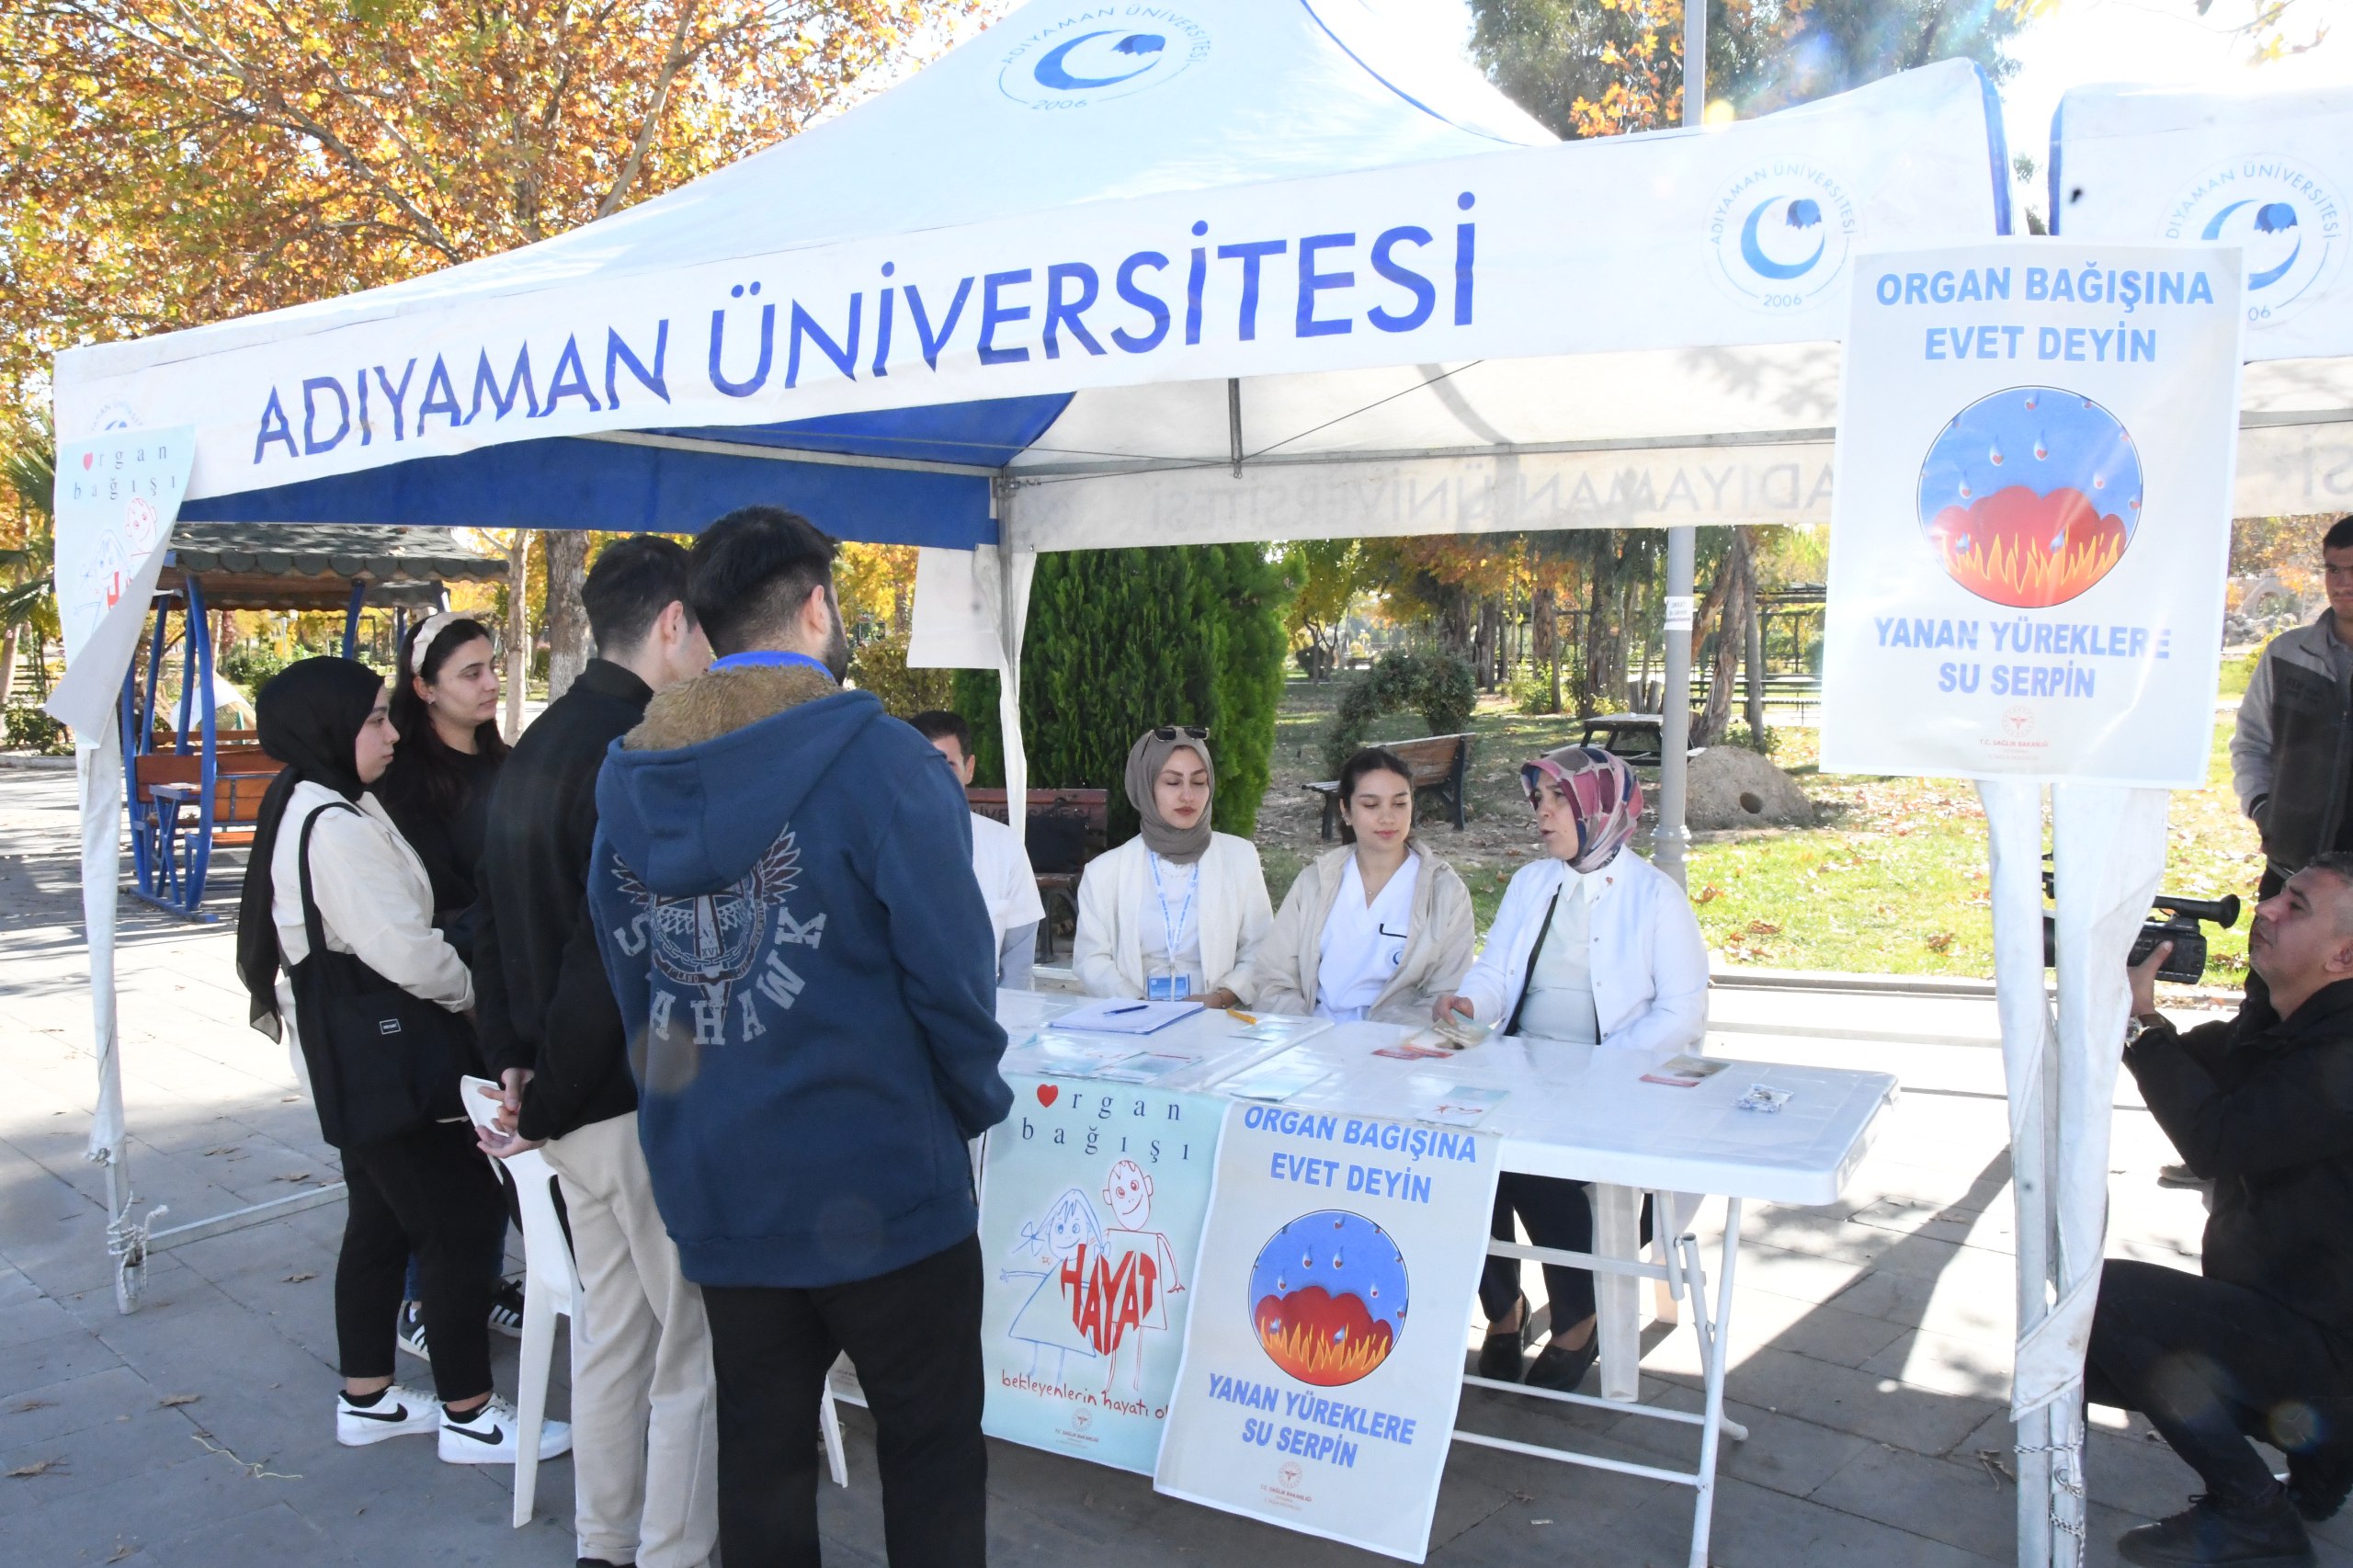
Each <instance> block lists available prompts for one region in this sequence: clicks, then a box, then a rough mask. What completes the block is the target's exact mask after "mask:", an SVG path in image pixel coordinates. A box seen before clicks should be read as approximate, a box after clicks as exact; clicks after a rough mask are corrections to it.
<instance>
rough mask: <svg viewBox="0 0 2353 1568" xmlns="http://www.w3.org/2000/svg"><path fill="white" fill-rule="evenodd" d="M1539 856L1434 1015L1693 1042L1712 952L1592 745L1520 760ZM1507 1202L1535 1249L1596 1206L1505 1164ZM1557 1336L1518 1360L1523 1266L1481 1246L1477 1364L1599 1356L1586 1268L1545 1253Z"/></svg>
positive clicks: (1507, 1236)
mask: <svg viewBox="0 0 2353 1568" xmlns="http://www.w3.org/2000/svg"><path fill="white" fill-rule="evenodd" d="M1520 781H1521V783H1522V784H1523V785H1524V786H1525V787H1526V789H1527V790H1528V798H1529V802H1530V803H1531V804H1532V805H1533V806H1534V807H1535V808H1536V831H1537V836H1538V838H1539V839H1540V841H1541V843H1542V845H1543V847H1544V851H1545V853H1544V855H1543V857H1542V858H1540V859H1537V860H1535V861H1534V862H1532V863H1531V864H1529V865H1527V866H1524V867H1522V868H1521V869H1520V870H1519V871H1518V873H1517V874H1516V875H1514V876H1513V878H1512V880H1511V886H1510V887H1509V888H1507V889H1506V890H1505V892H1504V901H1503V906H1502V907H1501V908H1500V909H1498V910H1497V911H1496V912H1495V925H1494V926H1491V927H1490V928H1489V929H1488V932H1487V945H1486V948H1485V949H1484V950H1483V952H1482V953H1481V954H1480V956H1479V961H1478V962H1477V963H1475V964H1473V965H1472V966H1471V972H1470V973H1469V974H1467V975H1465V976H1464V977H1463V980H1462V985H1461V990H1460V991H1459V992H1458V993H1457V994H1453V995H1449V996H1445V997H1442V998H1440V999H1439V1001H1438V1006H1437V1009H1436V1011H1437V1013H1438V1017H1445V1016H1446V1015H1447V1014H1448V1013H1449V1012H1456V1013H1461V1014H1463V1015H1466V1016H1468V1017H1472V1018H1475V1019H1479V1020H1482V1021H1484V1022H1487V1023H1492V1024H1494V1025H1495V1028H1496V1030H1497V1032H1498V1033H1502V1034H1506V1035H1515V1036H1518V1037H1520V1038H1521V1039H1522V1040H1524V1041H1525V1042H1526V1046H1527V1050H1528V1052H1529V1057H1530V1058H1531V1060H1534V1061H1537V1062H1541V1061H1542V1059H1543V1057H1544V1055H1545V1054H1546V1052H1547V1051H1559V1050H1561V1049H1563V1047H1564V1046H1566V1047H1584V1048H1586V1049H1592V1048H1599V1049H1602V1050H1609V1051H1619V1050H1624V1051H1642V1052H1645V1053H1660V1052H1666V1051H1689V1050H1695V1049H1697V1048H1698V1046H1699V1040H1700V1036H1701V1034H1702V1032H1703V1031H1704V1029H1705V1028H1706V1024H1707V1011H1708V949H1707V943H1706V941H1705V940H1704V939H1703V938H1702V937H1700V935H1699V920H1698V918H1697V917H1696V916H1694V915H1692V913H1691V904H1690V901H1689V900H1688V899H1687V898H1685V897H1684V894H1683V890H1682V889H1681V888H1680V887H1677V885H1676V883H1675V881H1674V879H1672V878H1670V877H1669V876H1667V875H1666V873H1665V872H1664V871H1661V870H1659V869H1656V868H1654V866H1652V865H1651V863H1650V862H1649V861H1647V860H1644V859H1643V858H1641V857H1640V856H1638V855H1634V854H1632V853H1631V852H1629V851H1628V850H1627V848H1626V845H1627V841H1628V840H1630V839H1631V838H1632V837H1633V835H1634V825H1635V824H1636V822H1637V821H1638V820H1639V819H1640V818H1641V816H1642V811H1643V791H1642V786H1641V785H1640V784H1639V783H1637V782H1636V781H1635V778H1634V771H1633V769H1632V768H1631V767H1628V766H1627V765H1626V762H1625V759H1624V758H1622V757H1620V756H1616V755H1614V754H1613V753H1610V752H1608V751H1604V750H1603V749H1601V748H1600V747H1599V746H1563V747H1561V748H1560V749H1559V750H1557V751H1553V752H1548V753H1547V754H1545V756H1542V757H1541V758H1540V759H1538V760H1537V761H1535V762H1531V763H1529V764H1528V765H1527V766H1526V767H1523V768H1521V769H1520ZM1515 1215H1517V1216H1518V1221H1519V1223H1520V1224H1521V1225H1523V1226H1525V1227H1526V1228H1527V1231H1528V1236H1529V1242H1530V1243H1531V1244H1533V1245H1536V1246H1541V1247H1557V1248H1560V1249H1561V1250H1563V1251H1565V1252H1589V1251H1591V1250H1592V1246H1593V1205H1592V1201H1591V1198H1590V1195H1589V1193H1588V1192H1587V1190H1586V1185H1585V1184H1584V1183H1583V1182H1573V1181H1563V1180H1560V1179H1558V1178H1555V1177H1551V1176H1525V1175H1519V1174H1516V1173H1506V1174H1505V1175H1504V1176H1503V1177H1502V1178H1501V1180H1499V1181H1498V1182H1497V1184H1496V1187H1495V1216H1494V1234H1495V1238H1496V1239H1497V1240H1499V1241H1509V1240H1511V1239H1512V1221H1513V1218H1514V1216H1515ZM1544 1288H1545V1290H1546V1291H1547V1292H1548V1294H1549V1295H1550V1297H1551V1302H1552V1337H1551V1339H1550V1340H1549V1341H1548V1342H1547V1344H1546V1345H1545V1346H1544V1350H1543V1353H1542V1354H1541V1355H1540V1356H1539V1357H1538V1358H1536V1361H1535V1364H1534V1365H1533V1366H1530V1367H1525V1368H1523V1363H1522V1359H1521V1353H1522V1351H1523V1350H1524V1349H1525V1348H1526V1346H1527V1345H1528V1342H1529V1332H1530V1331H1529V1312H1528V1300H1527V1298H1526V1297H1524V1296H1522V1295H1520V1294H1519V1263H1518V1260H1517V1259H1515V1258H1506V1257H1490V1258H1488V1259H1487V1267H1486V1272H1485V1274H1484V1275H1483V1277H1482V1278H1481V1279H1480V1283H1479V1300H1480V1303H1481V1305H1482V1307H1483V1309H1484V1310H1485V1312H1486V1314H1487V1339H1486V1343H1485V1345H1484V1346H1483V1347H1482V1349H1481V1350H1480V1353H1479V1370H1480V1373H1481V1375H1482V1376H1484V1377H1491V1378H1497V1379H1501V1380H1504V1381H1518V1380H1519V1378H1520V1377H1521V1375H1522V1373H1523V1370H1524V1371H1525V1375H1526V1380H1527V1381H1529V1382H1530V1383H1533V1384H1536V1385H1538V1386H1540V1387H1544V1388H1551V1389H1558V1390H1568V1389H1574V1388H1575V1387H1576V1385H1577V1384H1578V1382H1580V1381H1582V1380H1583V1379H1584V1377H1585V1374H1586V1371H1587V1370H1588V1369H1591V1367H1592V1366H1593V1363H1594V1360H1595V1358H1596V1357H1597V1354H1598V1349H1599V1347H1598V1346H1597V1344H1596V1342H1595V1337H1594V1295H1593V1276H1592V1275H1591V1274H1590V1273H1588V1272H1586V1270H1584V1269H1581V1268H1563V1267H1557V1266H1555V1265H1552V1264H1549V1263H1548V1264H1546V1265H1545V1266H1544Z"/></svg>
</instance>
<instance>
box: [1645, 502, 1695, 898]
mask: <svg viewBox="0 0 2353 1568" xmlns="http://www.w3.org/2000/svg"><path fill="white" fill-rule="evenodd" d="M1698 542H1699V531H1698V530H1697V529H1695V528H1669V529H1667V531H1666V626H1665V639H1666V701H1665V709H1664V711H1662V712H1661V714H1660V715H1659V759H1658V829H1657V832H1656V833H1655V834H1654V835H1653V837H1652V840H1651V845H1652V851H1653V853H1652V859H1653V862H1654V864H1655V865H1656V866H1657V867H1658V869H1660V870H1662V871H1665V873H1666V874H1667V875H1668V876H1670V877H1673V878H1674V879H1675V880H1676V881H1677V883H1680V882H1681V881H1683V874H1684V852H1685V850H1686V848H1687V847H1688V846H1689V844H1690V842H1691V830H1690V829H1689V828H1687V827H1686V826H1684V825H1683V804H1684V798H1685V795H1686V793H1687V791H1688V785H1689V782H1690V768H1689V764H1690V749H1691V574H1692V556H1693V555H1694V553H1695V552H1696V551H1697V548H1698Z"/></svg>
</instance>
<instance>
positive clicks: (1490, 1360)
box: [1479, 1296, 1535, 1383]
mask: <svg viewBox="0 0 2353 1568" xmlns="http://www.w3.org/2000/svg"><path fill="white" fill-rule="evenodd" d="M1534 1337H1535V1333H1534V1328H1533V1324H1532V1323H1531V1321H1530V1313H1529V1310H1528V1298H1527V1297H1525V1296H1522V1297H1521V1298H1520V1299H1519V1326H1518V1328H1491V1329H1489V1330H1488V1331H1487V1337H1486V1338H1485V1339H1484V1340H1483V1341H1482V1342H1481V1344H1480V1346H1479V1375H1480V1376H1481V1377H1483V1378H1490V1379H1493V1380H1494V1381H1496V1382H1499V1383H1516V1382H1518V1381H1519V1375H1520V1373H1521V1372H1522V1371H1523V1370H1524V1369H1525V1368H1524V1366H1523V1364H1522V1362H1521V1357H1522V1356H1523V1355H1524V1354H1525V1353H1526V1351H1527V1349H1528V1342H1529V1340H1530V1339H1532V1338H1534Z"/></svg>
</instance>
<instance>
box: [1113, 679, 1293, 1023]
mask: <svg viewBox="0 0 2353 1568" xmlns="http://www.w3.org/2000/svg"><path fill="white" fill-rule="evenodd" d="M1209 738H1210V733H1209V732H1208V731H1207V730H1205V729H1201V728H1200V727H1199V726H1198V725H1176V724H1163V725H1162V726H1160V727H1159V728H1158V729H1155V730H1146V731H1145V732H1144V733H1142V735H1140V736H1138V737H1137V738H1136V744H1134V745H1133V746H1132V747H1131V748H1130V749H1129V752H1128V774H1127V785H1128V800H1129V801H1130V802H1131V804H1132V805H1133V806H1134V807H1135V809H1136V815H1137V816H1138V817H1139V818H1140V819H1141V820H1142V832H1140V833H1138V834H1137V835H1136V836H1135V837H1133V838H1131V839H1130V840H1128V841H1127V842H1126V843H1125V844H1122V845H1120V846H1119V847H1118V848H1117V849H1114V850H1112V851H1110V852H1109V853H1108V854H1106V855H1101V856H1097V858H1096V859H1095V860H1094V861H1093V862H1092V863H1091V864H1089V865H1088V867H1087V868H1086V876H1085V877H1083V878H1082V879H1080V881H1079V884H1078V936H1077V940H1076V942H1075V943H1074V947H1073V949H1072V954H1071V963H1072V967H1074V969H1075V970H1076V971H1078V981H1079V983H1080V984H1081V985H1083V986H1085V987H1086V991H1087V994H1089V995H1092V996H1133V997H1152V998H1156V999H1165V1000H1178V1001H1181V1000H1186V999H1196V1000H1199V1001H1201V1002H1203V1003H1206V1004H1207V1005H1209V1006H1212V1007H1230V1006H1233V1005H1234V1004H1235V1003H1237V1002H1246V1001H1248V1000H1249V999H1250V979H1249V975H1250V966H1251V960H1252V959H1253V958H1255V957H1256V953H1257V950H1258V944H1259V942H1260V941H1261V940H1262V939H1263V938H1264V937H1265V936H1266V934H1267V926H1270V925H1272V924H1273V923H1274V917H1275V912H1274V906H1273V905H1272V904H1271V903H1269V902H1268V901H1267V879H1266V876H1265V873H1264V872H1262V871H1261V870H1260V869H1259V866H1258V851H1257V849H1256V846H1253V845H1252V844H1251V843H1250V841H1249V840H1248V839H1246V838H1236V837H1235V836H1233V835H1232V834H1230V833H1218V832H1214V831H1212V830H1211V827H1210V797H1211V792H1212V790H1213V789H1214V787H1215V783H1216V775H1215V773H1214V772H1213V771H1212V770H1211V761H1210V747H1209Z"/></svg>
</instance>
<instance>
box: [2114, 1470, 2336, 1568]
mask: <svg viewBox="0 0 2353 1568" xmlns="http://www.w3.org/2000/svg"><path fill="white" fill-rule="evenodd" d="M2116 1554H2117V1555H2118V1556H2119V1557H2121V1558H2122V1559H2124V1561H2125V1562H2133V1563H2138V1564H2139V1565H2140V1568H2312V1563H2313V1543H2312V1540H2311V1538H2310V1537H2308V1536H2307V1535H2305V1534H2304V1521H2303V1520H2302V1519H2300V1518H2298V1517H2296V1510H2295V1506H2293V1505H2292V1504H2290V1502H2289V1501H2288V1494H2287V1492H2286V1491H2285V1490H2284V1489H2283V1488H2280V1487H2278V1486H2274V1487H2273V1488H2272V1489H2271V1494H2270V1495H2269V1496H2268V1497H2267V1498H2265V1499H2264V1500H2263V1501H2262V1502H2261V1503H2257V1504H2253V1505H2245V1506H2234V1507H2225V1506H2223V1505H2222V1503H2221V1502H2220V1501H2219V1500H2217V1499H2215V1498H2212V1497H2204V1496H2200V1497H2193V1498H2191V1499H2190V1500H2189V1506H2188V1507H2187V1508H2185V1509H2183V1510H2182V1511H2181V1512H2180V1513H2178V1514H2176V1515H2175V1516H2174V1517H2171V1518H2169V1519H2163V1520H2160V1521H2159V1522H2157V1523H2156V1524H2154V1525H2143V1526H2142V1527H2141V1528H2139V1529H2135V1530H2127V1531H2125V1532H2124V1534H2123V1535H2122V1536H2121V1537H2120V1538H2119V1540H2117V1543H2116Z"/></svg>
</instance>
